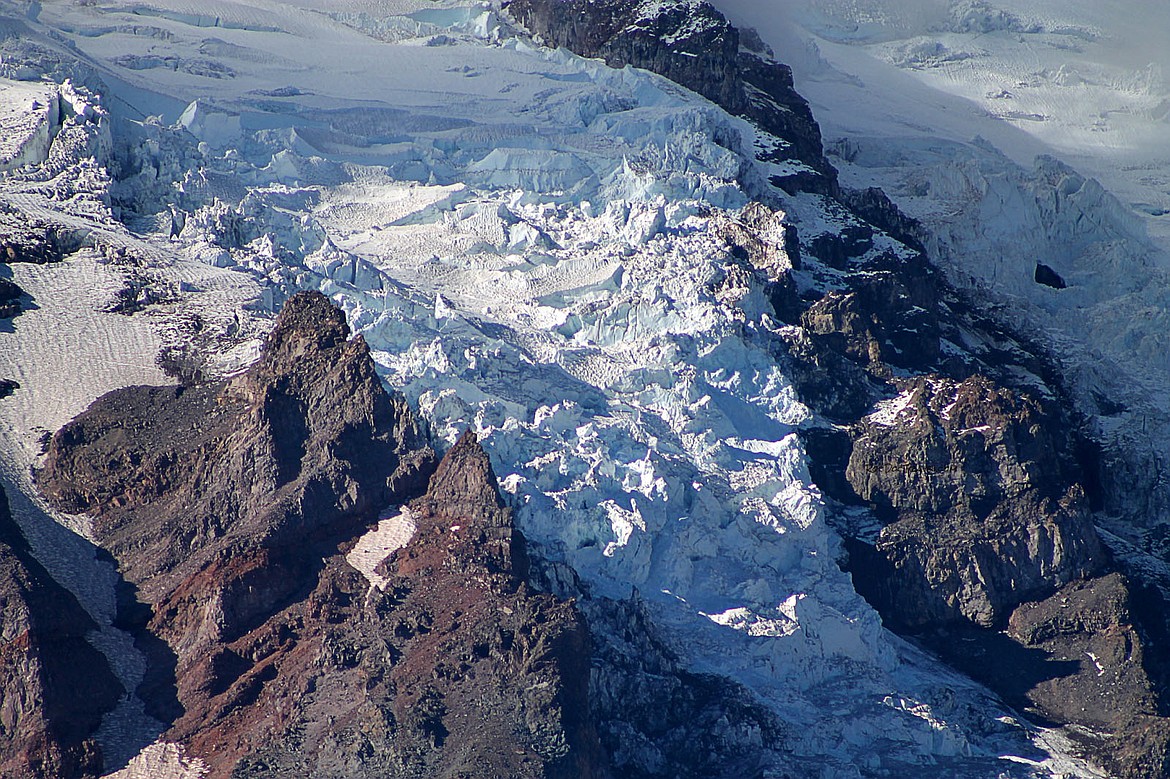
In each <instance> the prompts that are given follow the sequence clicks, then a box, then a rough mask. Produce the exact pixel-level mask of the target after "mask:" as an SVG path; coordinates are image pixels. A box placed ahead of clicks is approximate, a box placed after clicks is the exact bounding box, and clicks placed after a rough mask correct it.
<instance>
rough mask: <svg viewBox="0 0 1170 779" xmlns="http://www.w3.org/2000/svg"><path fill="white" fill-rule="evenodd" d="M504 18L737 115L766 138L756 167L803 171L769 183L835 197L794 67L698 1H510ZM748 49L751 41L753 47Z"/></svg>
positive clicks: (829, 168)
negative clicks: (786, 165) (792, 163)
mask: <svg viewBox="0 0 1170 779" xmlns="http://www.w3.org/2000/svg"><path fill="white" fill-rule="evenodd" d="M508 12H509V14H511V15H512V17H513V18H515V19H516V20H517V21H518V22H519V23H520V24H521V25H522V26H524V27H525V29H527V30H528V31H529V32H531V33H532V34H533V35H535V36H537V37H538V39H541V40H543V41H544V42H545V43H546V44H547V45H550V46H563V47H564V48H566V49H569V50H570V51H572V52H574V53H576V54H579V55H581V56H583V57H599V58H601V59H604V60H605V62H606V64H608V65H610V66H612V67H615V68H621V67H625V66H626V65H632V66H634V67H638V68H644V69H646V70H649V71H652V72H654V73H658V74H659V75H662V76H665V77H666V78H668V79H670V80H671V81H674V82H675V83H677V84H680V85H682V86H684V87H686V88H687V89H690V90H692V91H694V92H697V93H699V94H700V95H702V96H703V97H706V98H707V99H709V100H711V101H712V102H713V103H715V104H717V105H719V106H720V107H722V108H724V109H726V110H727V112H728V113H730V114H732V115H734V116H742V117H744V118H746V119H748V120H749V121H751V122H753V123H754V124H755V125H756V126H758V127H759V128H760V129H761V130H763V131H765V132H766V133H768V134H769V135H770V137H771V140H772V144H771V146H770V147H761V148H759V149H758V154H757V159H759V160H760V161H762V162H777V163H781V162H785V161H787V160H790V159H796V160H799V161H800V162H801V163H803V164H804V166H806V167H805V169H804V170H801V171H794V172H791V173H788V174H785V175H777V176H774V177H773V181H772V183H773V184H774V185H776V186H780V187H782V188H784V189H786V190H788V191H797V190H800V191H808V192H833V191H836V188H837V183H836V175H837V174H836V171H835V170H834V169H833V167H832V165H830V164H829V162H828V161H827V160H826V159H825V156H824V151H823V149H822V146H821V134H820V128H819V127H818V126H817V123H816V121H815V120H814V119H813V116H812V111H811V110H810V109H809V107H808V102H807V101H805V99H804V98H803V97H801V96H800V95H799V94H798V93H797V92H796V89H795V87H794V85H793V81H792V70H791V69H790V68H788V67H787V66H785V65H783V64H781V63H779V62H776V61H775V60H774V59H772V58H771V57H770V56H768V52H767V51H766V47H764V46H763V45H762V43H760V42H759V39H758V36H755V37H754V38H751V37H748V38H747V39H746V40H745V38H744V36H743V35H742V34H741V32H740V30H738V29H737V28H735V27H734V26H732V25H731V24H730V23H729V22H728V21H727V19H726V18H725V17H724V16H723V14H721V13H719V11H718V10H716V9H715V8H714V7H713V6H711V5H710V4H708V3H705V2H673V3H660V2H642V3H630V2H622V1H621V0H603V1H602V2H597V1H596V0H571V1H570V2H564V1H563V0H513V2H512V3H510V4H509V5H508ZM753 44H754V45H753Z"/></svg>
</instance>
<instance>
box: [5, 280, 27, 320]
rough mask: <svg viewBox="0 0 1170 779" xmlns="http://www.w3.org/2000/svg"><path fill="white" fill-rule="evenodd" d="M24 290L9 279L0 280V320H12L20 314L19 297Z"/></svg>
mask: <svg viewBox="0 0 1170 779" xmlns="http://www.w3.org/2000/svg"><path fill="white" fill-rule="evenodd" d="M23 294H24V290H23V289H21V288H20V287H18V286H17V285H16V282H14V281H12V280H11V279H4V278H0V319H12V318H13V317H14V316H16V315H17V314H19V313H20V296H21V295H23Z"/></svg>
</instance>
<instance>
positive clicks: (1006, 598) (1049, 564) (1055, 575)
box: [846, 376, 1105, 630]
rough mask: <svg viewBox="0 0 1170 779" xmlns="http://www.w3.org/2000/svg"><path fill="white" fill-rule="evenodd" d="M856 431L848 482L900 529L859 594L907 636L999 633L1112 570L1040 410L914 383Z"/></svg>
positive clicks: (973, 382)
mask: <svg viewBox="0 0 1170 779" xmlns="http://www.w3.org/2000/svg"><path fill="white" fill-rule="evenodd" d="M906 392H907V393H908V399H907V402H906V404H905V406H904V408H903V409H902V410H901V411H900V412H899V413H898V414H896V415H895V416H894V418H892V419H889V420H883V421H876V420H869V419H867V420H866V421H865V422H863V423H862V424H861V426H860V429H859V431H858V436H857V438H856V439H855V442H854V448H853V453H852V455H851V456H850V459H849V465H848V468H847V470H846V476H847V478H848V479H849V482H850V484H851V485H852V487H853V489H854V490H855V491H856V492H857V494H858V495H859V496H861V497H862V498H863V499H865V500H867V501H870V502H871V503H873V504H876V505H877V506H878V507H879V511H882V512H884V513H885V514H886V515H887V516H889V517H890V518H891V519H892V520H893V521H892V522H890V524H888V525H887V526H886V527H885V528H884V529H883V530H882V533H881V537H880V538H879V540H878V543H877V546H876V549H875V558H876V559H871V560H869V561H868V562H865V563H862V562H861V560H860V559H859V561H858V562H859V563H861V564H862V565H864V566H866V568H867V569H868V571H867V572H866V573H862V572H861V571H858V575H856V576H855V579H856V581H857V586H858V589H859V591H862V592H863V593H864V594H866V595H867V597H868V598H869V599H870V600H871V602H873V603H874V604H875V605H876V606H877V607H878V609H879V611H881V612H882V615H883V617H884V618H885V619H886V620H887V622H889V623H890V624H892V625H894V626H897V627H899V628H902V629H909V630H915V629H922V628H926V627H928V626H937V625H945V624H949V623H955V622H961V621H970V622H973V623H975V624H978V625H982V626H994V625H1000V624H1002V623H1003V622H1004V620H1006V619H1007V616H1008V615H1009V614H1010V612H1011V610H1012V609H1014V608H1015V607H1016V606H1017V605H1019V604H1020V603H1023V602H1025V601H1028V600H1032V599H1036V598H1044V597H1047V596H1048V595H1050V594H1051V593H1052V592H1053V591H1054V590H1055V589H1056V588H1058V587H1060V586H1063V585H1065V584H1067V583H1069V582H1071V581H1074V580H1075V579H1078V578H1080V577H1083V576H1086V575H1090V574H1092V573H1094V572H1096V571H1097V570H1100V568H1101V566H1102V565H1103V564H1104V562H1105V555H1104V552H1103V551H1102V549H1101V545H1100V541H1099V539H1098V537H1097V533H1096V530H1095V529H1094V527H1093V525H1092V522H1091V520H1090V517H1089V512H1088V508H1087V506H1086V505H1085V502H1084V496H1083V492H1082V490H1081V488H1080V487H1079V485H1077V484H1075V483H1073V482H1072V481H1071V480H1070V473H1069V467H1068V466H1067V465H1066V463H1065V461H1064V460H1063V459H1062V455H1064V454H1066V452H1065V449H1066V447H1065V446H1064V443H1065V442H1064V441H1062V440H1060V439H1059V438H1058V437H1057V436H1056V435H1055V434H1054V433H1053V431H1052V430H1051V429H1050V428H1049V427H1048V426H1046V424H1045V416H1044V412H1043V411H1042V409H1041V407H1040V405H1039V404H1038V403H1037V402H1036V401H1034V400H1032V399H1031V398H1028V397H1026V396H1023V395H1020V394H1018V393H1015V392H1011V391H1009V390H1005V389H1002V388H999V387H996V386H995V385H994V384H993V383H992V382H990V381H989V380H987V379H986V378H984V377H981V376H974V377H971V378H969V379H967V380H965V381H963V382H958V383H956V382H954V381H952V380H947V379H941V378H923V379H917V380H915V381H914V382H913V383H912V384H911V385H910V386H908V387H906Z"/></svg>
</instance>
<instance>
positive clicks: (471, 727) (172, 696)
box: [39, 293, 605, 779]
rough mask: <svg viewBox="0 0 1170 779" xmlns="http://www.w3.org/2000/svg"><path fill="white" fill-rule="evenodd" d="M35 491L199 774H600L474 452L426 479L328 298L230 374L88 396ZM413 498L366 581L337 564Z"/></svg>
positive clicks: (416, 441)
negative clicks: (114, 607) (90, 540)
mask: <svg viewBox="0 0 1170 779" xmlns="http://www.w3.org/2000/svg"><path fill="white" fill-rule="evenodd" d="M428 480H429V489H428V488H427V485H428ZM39 483H40V486H41V488H42V489H43V491H44V493H45V495H46V496H48V497H49V498H50V499H51V500H52V501H53V502H54V503H55V504H56V505H58V506H59V507H61V508H63V509H66V510H69V511H87V512H90V513H92V514H93V515H94V516H95V532H96V534H97V537H98V540H99V542H100V543H101V544H102V546H104V547H106V548H107V549H109V550H110V551H111V552H112V554H113V555H114V557H115V558H116V560H117V561H118V564H119V567H120V569H121V571H122V572H123V575H124V576H125V577H126V580H127V587H126V591H125V593H124V594H125V595H126V598H125V603H124V604H122V610H121V614H120V616H121V619H122V620H123V622H125V623H128V624H129V625H130V626H132V627H134V628H136V629H137V630H138V635H139V637H140V645H141V646H142V648H143V649H144V651H145V652H146V654H147V656H148V659H149V660H150V671H149V672H148V674H147V680H146V682H145V683H144V684H143V686H142V688H141V689H139V690H138V693H139V694H140V695H141V696H142V698H143V699H144V701H146V703H147V705H148V708H149V709H150V710H151V713H153V714H154V715H155V716H158V717H160V718H163V719H164V721H166V722H168V723H170V724H171V727H170V729H169V731H168V732H167V733H165V734H164V736H163V738H164V739H165V740H169V741H179V742H181V743H183V744H184V745H186V746H187V748H188V750H189V751H190V753H191V754H192V755H195V756H198V757H201V758H203V759H204V760H205V761H206V762H207V764H208V765H209V766H210V768H211V773H210V776H211V777H212V778H213V779H214V778H216V777H228V776H238V777H243V776H273V777H280V776H289V777H292V776H298V777H299V776H306V775H311V776H316V777H330V776H335V777H362V776H371V777H372V776H378V777H384V776H402V777H408V776H409V777H414V776H418V777H423V776H426V777H439V776H452V777H454V776H518V777H519V776H534V777H536V776H549V777H555V776H565V777H568V776H574V777H589V776H603V775H604V774H605V769H604V766H605V761H604V760H603V758H602V752H601V748H600V746H599V744H598V741H597V736H596V733H595V730H594V727H593V724H592V719H591V716H590V706H589V703H588V675H589V666H590V660H589V657H590V655H589V635H588V631H587V630H586V628H585V625H584V622H583V621H582V620H581V618H580V616H579V615H578V614H577V612H576V610H575V608H574V607H573V606H572V605H571V604H570V603H566V602H564V601H559V600H557V599H555V598H553V597H552V596H550V595H540V594H536V593H533V592H532V591H530V590H529V588H528V586H527V585H526V584H525V582H524V579H525V572H526V570H527V562H526V560H527V558H526V553H525V547H524V540H523V538H522V537H521V536H520V535H519V533H518V532H517V531H516V530H515V529H514V527H513V525H512V523H511V515H510V512H509V511H508V510H507V509H505V508H504V507H503V504H502V502H501V500H500V497H499V494H498V492H497V491H496V482H495V476H494V474H493V473H492V471H491V466H490V464H489V463H488V460H487V456H486V455H485V454H484V452H483V450H482V449H481V448H480V447H479V446H478V444H477V443H476V441H475V440H474V437H471V436H465V437H464V438H463V439H461V440H460V442H459V443H458V444H456V445H455V446H454V447H453V448H452V449H451V450H450V451H449V452H448V453H447V455H446V457H445V458H444V459H443V461H442V462H441V463H440V464H439V465H438V467H437V470H436V467H435V464H434V455H433V453H432V451H431V449H430V448H429V446H428V445H427V444H426V442H425V440H424V438H423V436H422V435H421V433H420V430H419V428H418V425H417V423H416V421H415V419H414V417H413V415H412V414H411V412H410V410H409V409H408V408H407V406H406V405H405V403H404V401H403V400H402V399H401V398H396V397H392V396H390V395H388V394H387V393H386V392H385V391H384V389H383V388H382V385H381V383H380V381H379V380H378V378H377V376H376V375H375V373H374V367H373V362H372V360H371V359H370V357H369V352H368V349H367V347H366V345H365V343H364V342H363V341H362V339H361V338H360V337H359V338H355V339H352V340H350V339H349V331H348V328H347V326H346V324H345V321H344V317H343V315H342V314H341V312H340V311H338V310H337V309H336V308H334V307H333V306H332V305H331V304H330V303H329V301H328V300H327V299H326V298H325V297H324V296H322V295H320V294H317V293H302V294H299V295H296V296H294V297H293V298H292V299H290V300H289V302H288V303H287V304H286V306H285V308H284V310H283V311H282V313H281V315H280V317H279V319H278V321H277V323H276V327H275V329H274V330H273V332H272V334H271V336H270V337H269V338H268V341H267V343H266V344H265V347H264V351H263V356H262V357H261V360H260V361H259V362H258V363H257V364H256V365H255V366H254V367H253V368H251V369H250V370H248V371H247V372H245V373H244V374H241V375H240V376H238V377H235V378H233V379H231V380H228V381H226V382H220V383H214V384H203V385H196V386H190V387H131V388H127V389H124V390H119V391H116V392H113V393H110V394H109V395H106V396H104V397H102V398H100V399H99V400H98V401H96V402H95V403H94V404H93V405H92V406H91V407H90V408H89V409H88V410H87V411H86V412H84V413H83V414H82V415H80V416H79V417H78V418H77V419H75V420H74V421H73V422H71V423H70V424H69V425H67V426H66V427H64V428H63V429H62V430H61V431H59V432H58V433H57V434H56V435H55V436H54V437H53V439H52V441H51V443H50V445H49V451H48V456H47V459H46V462H45V466H44V468H43V470H42V471H41V472H40V473H39ZM410 500H414V502H413V503H411V504H410V505H411V510H412V512H413V515H414V516H415V517H416V522H417V528H418V529H417V532H416V534H415V536H414V539H413V540H412V541H411V542H410V544H409V545H408V546H407V547H406V548H404V549H402V550H400V551H399V552H398V554H397V556H396V557H393V558H390V559H388V560H386V561H384V562H383V564H382V567H381V570H382V571H383V572H384V575H385V577H386V578H387V580H388V581H387V583H386V586H385V587H384V588H379V587H376V586H373V585H371V583H370V582H369V581H367V580H366V579H365V578H364V577H363V575H362V574H361V573H359V572H358V571H357V570H355V569H353V568H352V567H350V565H349V564H348V563H347V562H346V560H345V552H346V551H348V549H349V548H350V547H352V545H353V544H354V542H355V541H356V539H357V537H358V536H359V535H361V534H362V533H363V532H364V531H365V529H366V528H367V526H368V525H369V524H370V523H371V521H372V520H373V519H375V518H376V516H377V513H378V511H379V510H380V509H382V508H384V507H386V506H387V505H390V504H394V503H398V504H402V503H407V502H408V501H410Z"/></svg>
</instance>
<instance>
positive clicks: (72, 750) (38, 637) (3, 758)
mask: <svg viewBox="0 0 1170 779" xmlns="http://www.w3.org/2000/svg"><path fill="white" fill-rule="evenodd" d="M0 620H2V621H0V624H2V625H3V637H2V640H0V775H3V776H4V777H9V778H10V779H73V778H74V777H83V776H96V775H98V774H100V772H101V768H102V759H101V752H100V750H99V749H98V746H97V744H96V742H95V741H94V740H93V733H94V731H95V730H97V727H98V725H99V724H101V717H102V715H103V714H104V713H105V712H107V711H109V710H111V709H113V708H114V706H115V705H116V704H117V703H118V699H119V697H120V696H121V695H122V692H123V690H122V685H121V684H119V683H118V680H117V678H116V677H115V676H114V674H113V672H111V671H110V668H109V666H108V665H107V664H106V659H105V657H103V656H102V655H101V653H99V652H98V651H97V650H96V649H94V648H93V647H92V646H91V645H90V644H89V642H87V641H86V640H85V635H86V633H88V632H89V631H90V630H96V629H97V625H96V624H94V622H93V620H92V619H91V618H90V616H89V615H88V614H87V613H86V612H85V611H84V610H83V609H82V608H81V605H80V604H78V602H77V600H76V599H75V598H74V597H73V595H72V594H71V593H69V592H68V591H67V590H65V589H64V588H63V587H61V586H60V585H59V584H57V583H56V582H55V581H53V579H52V578H51V577H50V576H49V574H48V572H47V571H45V569H44V568H43V567H42V566H41V565H40V563H38V562H37V560H36V559H35V558H34V557H33V556H32V554H31V552H30V551H29V549H28V545H27V543H26V541H25V539H24V536H23V535H22V534H21V532H20V529H19V528H18V527H17V525H16V523H15V522H14V521H13V519H12V516H11V515H10V514H9V510H8V499H7V497H6V496H5V495H4V491H3V489H0Z"/></svg>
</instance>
